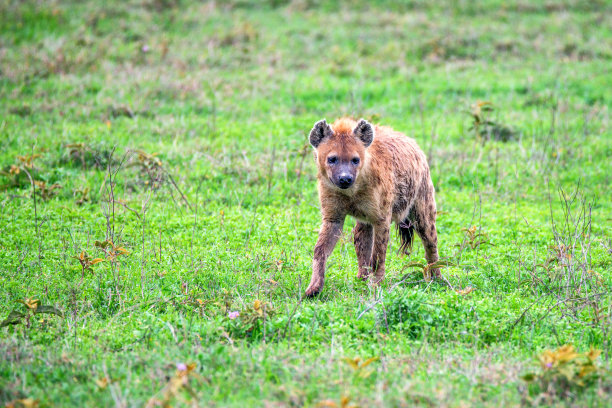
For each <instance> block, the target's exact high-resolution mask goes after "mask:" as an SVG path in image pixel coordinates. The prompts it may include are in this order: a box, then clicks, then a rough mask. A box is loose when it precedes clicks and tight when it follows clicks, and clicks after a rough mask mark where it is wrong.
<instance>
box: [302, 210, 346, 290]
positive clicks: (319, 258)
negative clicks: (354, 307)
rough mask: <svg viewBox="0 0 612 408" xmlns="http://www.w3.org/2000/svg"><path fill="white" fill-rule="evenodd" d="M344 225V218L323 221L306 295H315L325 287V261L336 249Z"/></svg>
mask: <svg viewBox="0 0 612 408" xmlns="http://www.w3.org/2000/svg"><path fill="white" fill-rule="evenodd" d="M343 225H344V219H343V220H342V221H334V222H330V221H323V225H322V226H321V231H320V232H319V239H318V240H317V244H316V245H315V248H314V259H313V261H312V278H311V279H310V285H308V288H306V296H308V297H312V296H315V295H317V294H318V293H319V292H321V289H323V283H324V281H325V263H326V262H327V258H328V257H329V255H331V253H332V251H333V250H334V247H335V246H336V242H338V238H340V235H342V226H343Z"/></svg>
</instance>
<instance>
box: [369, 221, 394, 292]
mask: <svg viewBox="0 0 612 408" xmlns="http://www.w3.org/2000/svg"><path fill="white" fill-rule="evenodd" d="M390 226H391V220H386V221H383V222H380V223H378V224H377V225H375V226H374V249H373V250H372V273H373V278H372V280H373V282H374V283H379V282H381V281H382V280H383V279H384V278H385V258H386V257H387V245H388V244H389V229H390Z"/></svg>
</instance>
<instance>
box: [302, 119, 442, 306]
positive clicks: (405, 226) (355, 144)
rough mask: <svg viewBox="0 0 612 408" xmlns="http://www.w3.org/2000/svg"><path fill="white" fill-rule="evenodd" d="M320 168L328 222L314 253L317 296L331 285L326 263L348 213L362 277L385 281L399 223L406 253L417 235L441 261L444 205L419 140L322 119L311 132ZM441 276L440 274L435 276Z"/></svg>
mask: <svg viewBox="0 0 612 408" xmlns="http://www.w3.org/2000/svg"><path fill="white" fill-rule="evenodd" d="M310 143H311V144H312V146H313V147H314V149H315V160H316V162H317V167H318V175H317V178H318V188H319V200H320V202H321V215H322V219H323V222H322V225H321V230H320V232H319V239H318V240H317V244H316V245H315V248H314V260H313V265H312V279H311V281H310V285H309V286H308V288H307V289H306V295H307V296H314V295H316V294H317V293H319V292H320V291H321V289H322V288H323V282H324V278H325V263H326V261H327V258H328V257H329V255H330V254H331V252H332V250H333V249H334V246H335V245H336V242H337V241H338V238H339V237H340V235H341V234H342V227H343V225H344V219H345V218H346V216H347V215H351V216H353V217H355V218H356V220H357V225H355V228H354V229H353V235H354V238H355V250H356V252H357V260H358V263H359V273H358V275H357V276H358V277H360V278H362V279H367V278H368V277H370V276H371V277H372V280H373V282H375V283H378V282H380V281H381V280H382V279H383V278H384V276H385V256H386V253H387V244H388V242H389V230H390V227H391V222H392V221H395V224H396V226H397V229H398V232H399V235H400V239H401V247H400V248H401V251H402V252H404V253H408V252H409V251H410V249H411V246H412V239H413V235H414V231H416V232H417V234H419V237H421V240H422V241H423V246H424V247H425V257H426V259H427V262H429V263H433V262H436V261H437V260H438V247H437V241H438V237H437V233H436V201H435V198H434V186H433V183H432V181H431V177H430V174H429V166H428V164H427V159H426V158H425V154H424V153H423V151H422V150H421V149H420V148H419V147H418V146H417V144H416V142H415V141H414V140H413V139H411V138H409V137H407V136H405V135H403V134H402V133H400V132H396V131H394V130H393V129H391V128H389V127H384V126H377V125H372V124H370V123H368V122H367V121H366V120H363V119H362V120H360V121H359V122H356V121H354V120H352V119H348V118H343V119H339V120H337V121H336V122H335V123H334V124H332V125H331V126H330V125H329V124H327V122H326V121H325V120H321V121H319V122H317V123H316V124H315V125H314V127H313V128H312V130H311V132H310ZM432 272H433V273H434V275H435V276H439V275H440V271H439V270H438V269H436V270H433V271H432Z"/></svg>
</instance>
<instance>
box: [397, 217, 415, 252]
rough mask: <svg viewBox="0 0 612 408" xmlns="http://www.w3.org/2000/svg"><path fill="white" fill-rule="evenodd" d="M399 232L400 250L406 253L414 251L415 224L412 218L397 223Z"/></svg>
mask: <svg viewBox="0 0 612 408" xmlns="http://www.w3.org/2000/svg"><path fill="white" fill-rule="evenodd" d="M397 233H398V234H399V236H400V248H399V252H400V253H402V254H404V255H410V252H412V241H413V240H414V225H413V224H412V222H411V221H410V219H408V218H407V219H406V220H404V221H403V222H400V223H399V224H397Z"/></svg>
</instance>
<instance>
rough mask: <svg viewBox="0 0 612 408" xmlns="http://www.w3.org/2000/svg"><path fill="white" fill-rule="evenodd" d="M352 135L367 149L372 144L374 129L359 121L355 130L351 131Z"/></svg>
mask: <svg viewBox="0 0 612 408" xmlns="http://www.w3.org/2000/svg"><path fill="white" fill-rule="evenodd" d="M353 134H354V135H355V136H357V137H358V138H359V140H361V142H362V143H363V144H364V146H365V147H368V146H369V145H371V144H372V141H373V140H374V128H373V127H372V125H371V124H370V122H368V121H367V120H365V119H361V120H360V121H359V123H357V126H355V129H353Z"/></svg>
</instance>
